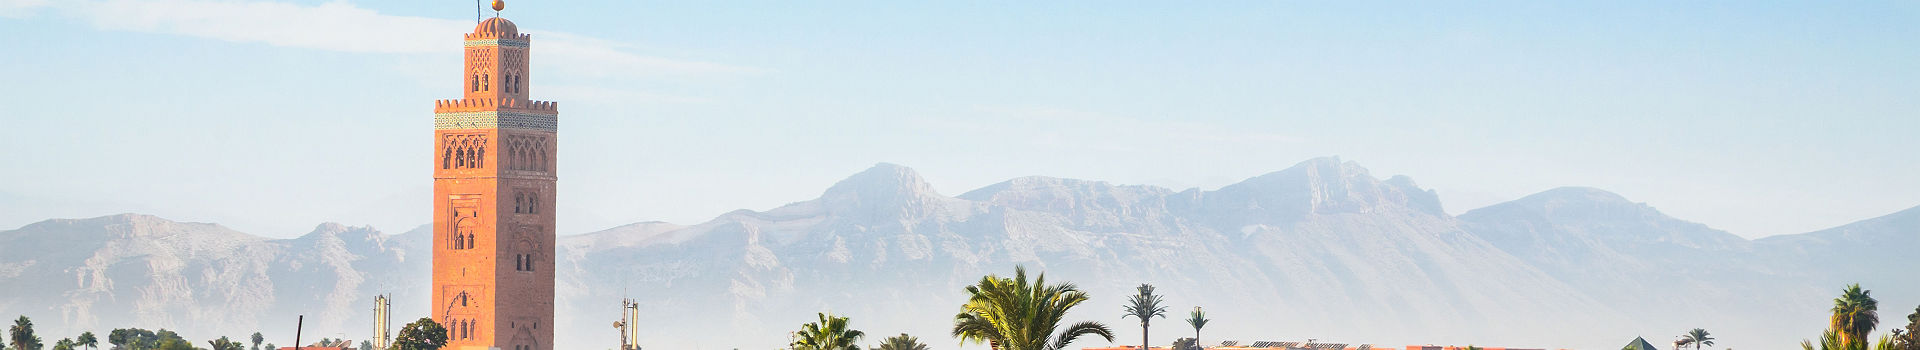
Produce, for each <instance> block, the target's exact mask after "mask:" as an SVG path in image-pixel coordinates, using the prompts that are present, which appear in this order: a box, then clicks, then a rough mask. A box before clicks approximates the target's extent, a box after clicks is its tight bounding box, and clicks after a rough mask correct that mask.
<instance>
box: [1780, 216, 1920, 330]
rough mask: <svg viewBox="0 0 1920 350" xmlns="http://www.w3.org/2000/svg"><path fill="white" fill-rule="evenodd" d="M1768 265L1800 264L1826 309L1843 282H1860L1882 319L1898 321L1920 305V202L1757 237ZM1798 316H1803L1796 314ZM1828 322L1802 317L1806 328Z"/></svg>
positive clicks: (1887, 322)
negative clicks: (1801, 230) (1808, 228)
mask: <svg viewBox="0 0 1920 350" xmlns="http://www.w3.org/2000/svg"><path fill="white" fill-rule="evenodd" d="M1754 243H1755V245H1756V246H1757V247H1758V248H1759V250H1760V251H1761V252H1762V253H1763V256H1764V257H1765V258H1766V259H1767V260H1768V261H1767V262H1768V265H1769V266H1779V267H1777V268H1780V269H1792V268H1798V269H1801V271H1800V273H1801V274H1802V275H1804V277H1803V278H1800V279H1798V280H1804V281H1807V283H1808V285H1810V286H1813V287H1812V288H1813V289H1814V290H1813V291H1810V292H1809V293H1812V294H1813V295H1815V296H1817V297H1822V298H1821V299H1814V300H1812V301H1815V302H1817V303H1815V304H1814V305H1811V306H1810V307H1817V308H1819V309H1820V310H1825V308H1826V307H1830V306H1831V305H1832V304H1830V303H1829V302H1827V300H1830V299H1832V298H1833V296H1835V295H1838V294H1839V290H1840V288H1841V287H1843V286H1845V285H1846V284H1849V283H1860V284H1861V286H1862V287H1865V288H1867V289H1870V290H1872V291H1873V296H1874V297H1875V298H1877V299H1879V300H1880V310H1881V316H1880V317H1881V324H1882V325H1887V326H1894V325H1893V324H1892V323H1894V322H1892V321H1894V320H1901V323H1904V320H1905V316H1906V315H1907V314H1909V313H1912V312H1913V311H1912V310H1913V308H1914V307H1915V306H1916V305H1920V253H1917V252H1920V207H1915V208H1909V209H1906V210H1902V211H1899V212H1896V213H1892V214H1887V215H1884V216H1880V217H1877V218H1872V219H1867V220H1863V221H1860V222H1855V223H1851V224H1847V225H1842V226H1839V227H1835V228H1830V229H1825V230H1820V231H1814V232H1809V233H1803V234H1793V235H1781V236H1773V237H1767V238H1762V239H1759V240H1756V241H1755V242H1754ZM1795 320H1796V321H1798V320H1799V319H1795ZM1823 325H1824V323H1818V322H1805V321H1802V322H1801V326H1800V327H1802V329H1810V328H1808V327H1811V329H1817V328H1818V327H1821V326H1823Z"/></svg>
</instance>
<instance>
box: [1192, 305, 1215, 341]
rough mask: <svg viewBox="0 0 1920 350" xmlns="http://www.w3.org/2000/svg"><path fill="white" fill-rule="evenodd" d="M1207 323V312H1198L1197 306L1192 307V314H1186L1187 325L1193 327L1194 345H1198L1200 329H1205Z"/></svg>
mask: <svg viewBox="0 0 1920 350" xmlns="http://www.w3.org/2000/svg"><path fill="white" fill-rule="evenodd" d="M1207 321H1211V320H1208V319H1207V312H1206V311H1200V307H1199V306H1195V307H1193V312H1192V313H1188V314H1187V325H1190V326H1193V343H1194V345H1199V344H1200V328H1201V327H1206V326H1207Z"/></svg>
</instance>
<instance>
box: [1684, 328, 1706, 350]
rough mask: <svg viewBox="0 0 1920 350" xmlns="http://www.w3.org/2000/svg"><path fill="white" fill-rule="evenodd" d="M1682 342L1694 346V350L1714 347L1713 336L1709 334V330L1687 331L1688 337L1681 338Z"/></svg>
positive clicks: (1696, 329)
mask: <svg viewBox="0 0 1920 350" xmlns="http://www.w3.org/2000/svg"><path fill="white" fill-rule="evenodd" d="M1680 340H1681V341H1684V342H1687V343H1688V344H1693V348H1694V350H1699V349H1700V347H1701V346H1713V336H1712V335H1709V334H1707V330H1705V329H1700V328H1694V329H1693V330H1691V331H1687V334H1686V335H1682V336H1680Z"/></svg>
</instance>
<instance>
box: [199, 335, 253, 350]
mask: <svg viewBox="0 0 1920 350" xmlns="http://www.w3.org/2000/svg"><path fill="white" fill-rule="evenodd" d="M207 345H211V346H213V347H211V348H208V349H209V350H246V348H247V346H246V345H244V344H242V343H240V342H237V341H233V339H227V337H220V339H214V340H208V341H207Z"/></svg>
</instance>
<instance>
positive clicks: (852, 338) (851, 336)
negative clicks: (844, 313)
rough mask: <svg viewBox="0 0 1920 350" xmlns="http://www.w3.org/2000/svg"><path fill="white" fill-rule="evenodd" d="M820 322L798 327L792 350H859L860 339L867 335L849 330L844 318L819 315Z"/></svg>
mask: <svg viewBox="0 0 1920 350" xmlns="http://www.w3.org/2000/svg"><path fill="white" fill-rule="evenodd" d="M819 316H820V320H819V321H815V322H811V323H807V324H804V325H800V332H799V333H794V339H793V344H790V345H791V346H792V347H793V350H860V344H857V343H858V342H859V341H860V338H861V337H865V336H866V335H867V334H866V333H863V332H860V331H858V330H854V329H853V328H849V327H848V326H847V318H846V317H838V316H834V315H829V314H827V313H820V314H819Z"/></svg>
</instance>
